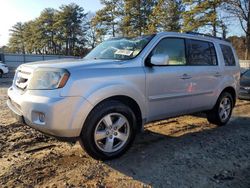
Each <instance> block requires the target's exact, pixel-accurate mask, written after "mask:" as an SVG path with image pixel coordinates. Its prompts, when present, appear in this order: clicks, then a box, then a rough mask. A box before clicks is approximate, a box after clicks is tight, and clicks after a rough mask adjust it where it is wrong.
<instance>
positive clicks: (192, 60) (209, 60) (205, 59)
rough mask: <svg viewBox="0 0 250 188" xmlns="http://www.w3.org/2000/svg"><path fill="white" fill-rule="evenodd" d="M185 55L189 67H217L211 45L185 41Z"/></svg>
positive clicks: (189, 40)
mask: <svg viewBox="0 0 250 188" xmlns="http://www.w3.org/2000/svg"><path fill="white" fill-rule="evenodd" d="M187 54H188V64H189V65H205V66H210V65H218V63H217V58H216V52H215V48H214V45H213V43H211V42H205V41H199V40H191V39H188V40H187Z"/></svg>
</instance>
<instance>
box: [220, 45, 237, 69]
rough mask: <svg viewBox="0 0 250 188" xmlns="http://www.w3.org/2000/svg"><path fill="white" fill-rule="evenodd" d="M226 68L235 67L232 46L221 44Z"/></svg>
mask: <svg viewBox="0 0 250 188" xmlns="http://www.w3.org/2000/svg"><path fill="white" fill-rule="evenodd" d="M220 47H221V51H222V54H223V57H224V61H225V65H226V66H235V59H234V54H233V50H232V48H231V47H230V46H227V45H223V44H220Z"/></svg>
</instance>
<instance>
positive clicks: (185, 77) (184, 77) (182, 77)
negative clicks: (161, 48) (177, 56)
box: [181, 74, 192, 80]
mask: <svg viewBox="0 0 250 188" xmlns="http://www.w3.org/2000/svg"><path fill="white" fill-rule="evenodd" d="M190 78H192V76H191V75H188V74H183V75H182V76H181V79H182V80H187V79H190Z"/></svg>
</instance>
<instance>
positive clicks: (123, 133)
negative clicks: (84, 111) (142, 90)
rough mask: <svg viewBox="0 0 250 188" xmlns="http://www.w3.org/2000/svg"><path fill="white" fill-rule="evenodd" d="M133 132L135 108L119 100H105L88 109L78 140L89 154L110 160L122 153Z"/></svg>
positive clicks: (128, 145) (127, 145)
mask: <svg viewBox="0 0 250 188" xmlns="http://www.w3.org/2000/svg"><path fill="white" fill-rule="evenodd" d="M118 120H119V121H118ZM135 135H136V118H135V114H134V112H133V111H132V110H131V109H130V108H129V107H128V106H126V105H125V104H123V103H121V102H119V101H115V100H108V101H104V102H102V103H100V104H99V105H97V106H96V107H95V108H94V109H93V110H92V111H91V112H90V114H89V115H88V117H87V119H86V121H85V123H84V125H83V128H82V131H81V135H80V139H79V141H80V145H81V146H82V148H83V149H84V150H85V151H86V152H87V153H88V154H89V155H90V156H91V157H93V158H95V159H98V160H109V159H114V158H117V157H119V156H121V155H122V154H124V153H125V152H126V151H127V150H128V149H129V147H130V146H131V144H132V142H133V141H134V138H135Z"/></svg>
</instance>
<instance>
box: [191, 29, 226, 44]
mask: <svg viewBox="0 0 250 188" xmlns="http://www.w3.org/2000/svg"><path fill="white" fill-rule="evenodd" d="M186 33H187V34H191V35H200V36H204V37H211V38H216V39H219V40H224V41H227V42H230V41H229V40H228V39H224V38H222V37H215V36H212V35H208V34H203V33H198V32H192V31H188V32H186Z"/></svg>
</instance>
